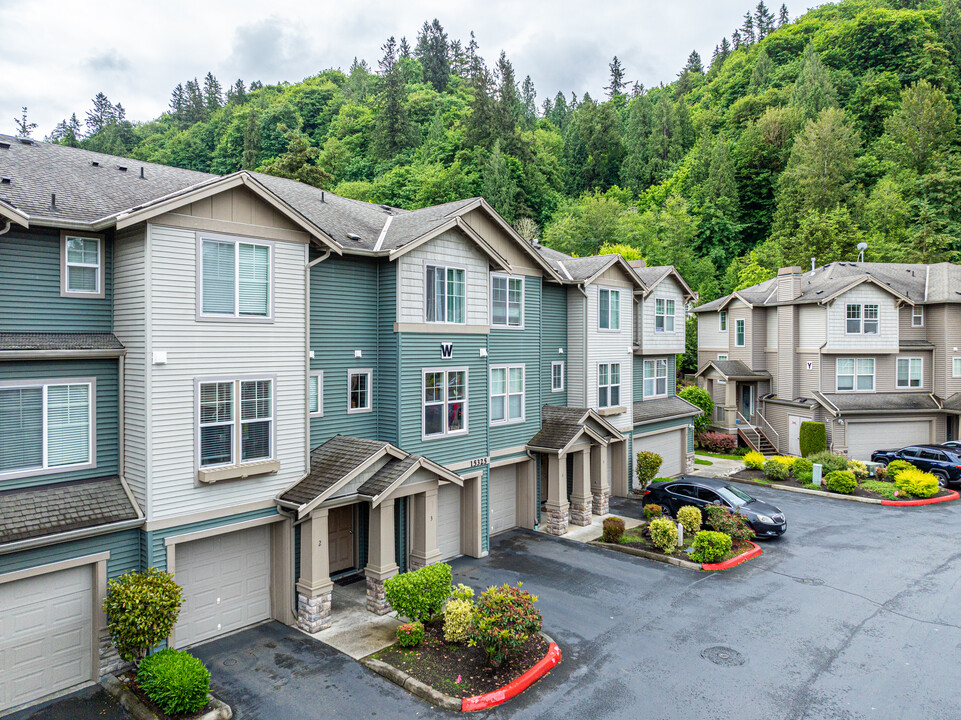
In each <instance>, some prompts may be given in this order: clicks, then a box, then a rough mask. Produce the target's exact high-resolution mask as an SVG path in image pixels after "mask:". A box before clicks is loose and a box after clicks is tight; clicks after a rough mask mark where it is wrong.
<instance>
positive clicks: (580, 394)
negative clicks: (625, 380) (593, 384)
mask: <svg viewBox="0 0 961 720" xmlns="http://www.w3.org/2000/svg"><path fill="white" fill-rule="evenodd" d="M586 306H587V300H586V298H585V297H584V296H583V295H582V294H581V291H580V290H578V289H577V288H574V287H571V288H568V290H567V404H568V405H571V406H572V407H585V406H586V405H587V386H586V385H587V380H586V364H585V357H584V353H585V350H586V345H585V342H584V340H585V338H584V336H585V333H586V332H587V329H586V328H585V326H584V313H585V308H586Z"/></svg>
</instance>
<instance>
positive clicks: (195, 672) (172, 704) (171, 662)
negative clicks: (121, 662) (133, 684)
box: [137, 648, 210, 715]
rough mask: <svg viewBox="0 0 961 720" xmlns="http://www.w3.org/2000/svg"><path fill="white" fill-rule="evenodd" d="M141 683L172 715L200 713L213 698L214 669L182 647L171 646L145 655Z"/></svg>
mask: <svg viewBox="0 0 961 720" xmlns="http://www.w3.org/2000/svg"><path fill="white" fill-rule="evenodd" d="M137 682H138V683H139V684H140V689H141V690H143V691H144V694H145V695H146V696H147V697H148V698H150V699H151V700H153V701H154V702H155V703H156V704H157V707H159V708H160V709H161V710H163V711H164V712H165V713H167V714H168V715H182V714H185V713H194V712H197V711H198V710H200V709H201V708H202V707H203V706H204V705H206V704H207V702H208V700H209V698H208V695H209V693H210V672H209V671H208V670H207V668H206V667H204V664H203V663H202V662H201V661H200V660H198V659H197V658H195V657H194V656H193V655H191V654H190V653H186V652H183V651H182V650H172V649H170V648H167V649H165V650H161V651H160V652H157V653H154V654H153V655H148V656H147V657H145V658H144V659H143V660H142V661H141V663H140V667H139V668H138V670H137Z"/></svg>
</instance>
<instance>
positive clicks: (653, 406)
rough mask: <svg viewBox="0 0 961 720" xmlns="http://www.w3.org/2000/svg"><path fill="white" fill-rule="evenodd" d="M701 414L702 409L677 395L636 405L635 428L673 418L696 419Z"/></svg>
mask: <svg viewBox="0 0 961 720" xmlns="http://www.w3.org/2000/svg"><path fill="white" fill-rule="evenodd" d="M701 414H702V410H701V408H699V407H698V406H697V405H694V404H692V403H689V402H688V401H687V400H685V399H684V398H681V397H678V396H677V395H672V396H671V397H666V398H655V399H653V400H644V401H643V402H636V403H634V425H635V426H637V425H646V424H648V423H652V422H658V421H661V420H668V419H671V418H679V417H696V416H698V415H701Z"/></svg>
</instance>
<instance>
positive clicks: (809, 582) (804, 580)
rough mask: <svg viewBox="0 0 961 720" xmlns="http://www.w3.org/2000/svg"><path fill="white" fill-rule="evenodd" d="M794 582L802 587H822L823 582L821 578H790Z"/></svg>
mask: <svg viewBox="0 0 961 720" xmlns="http://www.w3.org/2000/svg"><path fill="white" fill-rule="evenodd" d="M792 579H793V580H794V582H796V583H801V584H802V585H823V584H824V581H823V580H822V579H821V578H792Z"/></svg>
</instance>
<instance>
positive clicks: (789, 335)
mask: <svg viewBox="0 0 961 720" xmlns="http://www.w3.org/2000/svg"><path fill="white" fill-rule="evenodd" d="M776 312H777V324H778V331H777V342H778V346H777V378H778V382H777V385H776V386H775V387H776V388H777V396H778V397H782V398H784V399H786V400H793V399H794V398H795V397H796V396H797V357H796V355H795V353H796V351H797V346H796V345H795V338H796V337H797V332H798V330H797V316H798V308H797V307H795V306H793V305H785V306H782V307H779V308H777V310H776Z"/></svg>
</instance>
